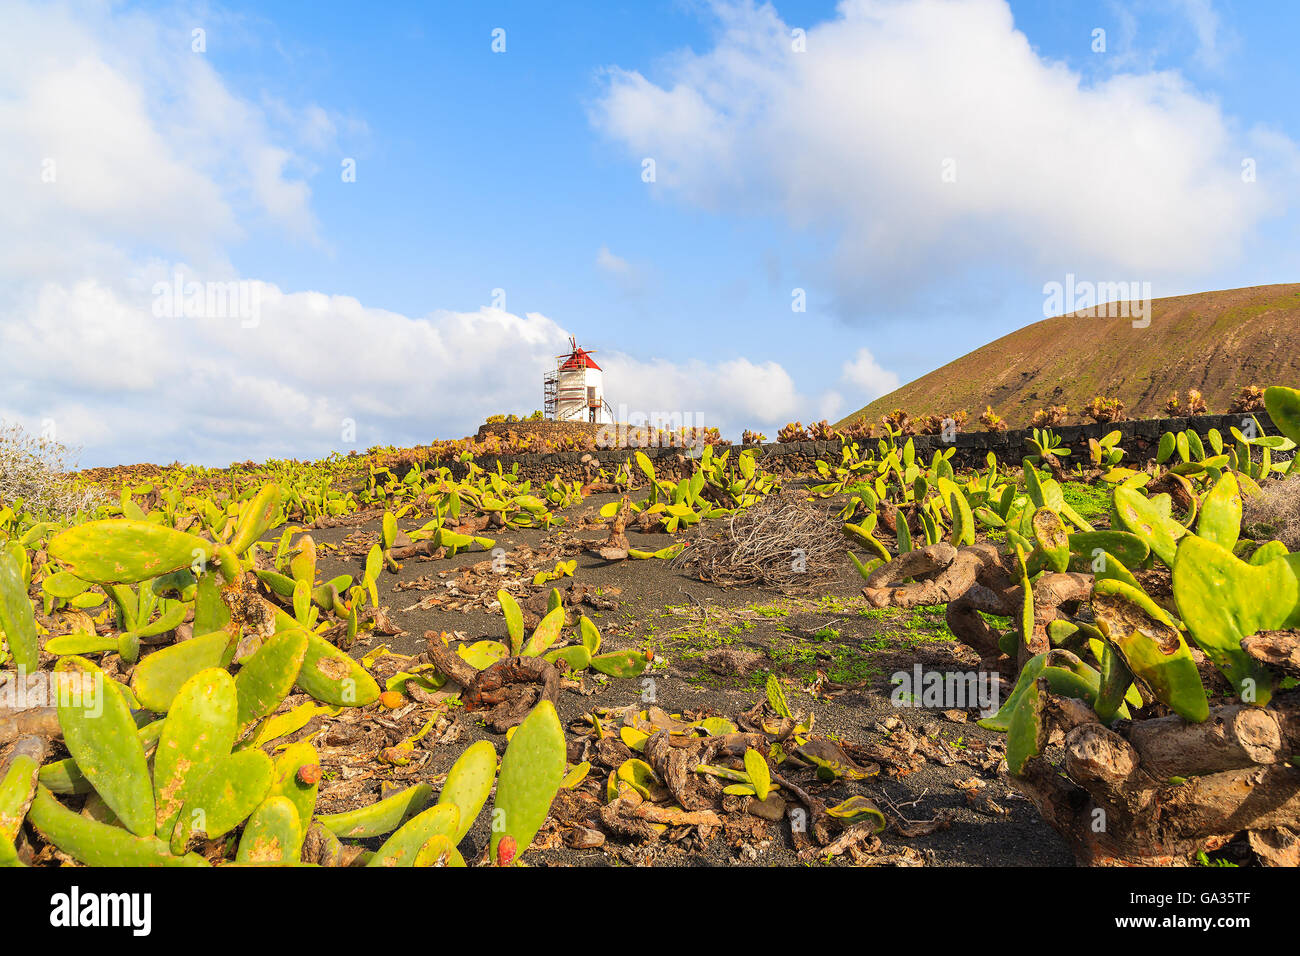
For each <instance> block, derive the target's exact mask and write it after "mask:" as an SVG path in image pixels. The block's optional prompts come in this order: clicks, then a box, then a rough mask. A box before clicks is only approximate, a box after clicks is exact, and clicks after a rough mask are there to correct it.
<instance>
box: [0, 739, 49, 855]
mask: <svg viewBox="0 0 1300 956" xmlns="http://www.w3.org/2000/svg"><path fill="white" fill-rule="evenodd" d="M39 771H40V765H39V764H37V762H36V761H35V760H34V759H33V758H32V757H30V756H28V755H27V754H22V753H20V754H17V755H15V756H14V757H13V759H11V760H10V761H9V766H8V768H7V769H6V770H5V774H4V777H0V856H5V855H7V852H6V851H7V849H8V848H12V847H13V845H14V844H15V843H16V842H17V840H18V831H19V830H20V829H22V825H23V819H24V817H26V815H27V807H28V805H29V804H30V803H31V801H32V796H33V795H34V794H35V793H36V785H37V773H38V772H39Z"/></svg>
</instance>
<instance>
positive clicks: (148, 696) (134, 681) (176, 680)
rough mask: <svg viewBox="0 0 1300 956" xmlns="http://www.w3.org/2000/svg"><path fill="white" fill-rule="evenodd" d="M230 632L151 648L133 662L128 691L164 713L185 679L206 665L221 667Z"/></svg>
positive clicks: (229, 642) (144, 705) (228, 643)
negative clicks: (141, 657)
mask: <svg viewBox="0 0 1300 956" xmlns="http://www.w3.org/2000/svg"><path fill="white" fill-rule="evenodd" d="M230 645H231V639H230V635H229V634H228V633H227V632H225V631H214V632H213V633H211V634H204V635H203V636H202V637H192V638H190V639H189V640H188V641H181V642H180V643H179V644H173V645H171V646H170V647H164V648H163V649H162V650H160V651H154V652H153V653H152V654H150V655H149V656H148V657H146V658H144V660H142V661H140V663H139V664H138V665H136V668H135V671H134V672H133V673H132V674H131V690H132V691H134V692H135V696H136V697H137V698H138V699H139V701H140V705H141V706H142V707H144V708H145V709H147V710H152V711H153V712H154V713H156V714H165V713H166V712H167V708H169V707H170V706H171V704H172V701H173V700H174V699H175V697H176V695H177V693H179V692H180V689H181V687H182V686H183V685H184V684H185V682H186V681H187V680H189V679H190V678H191V677H193V676H194V675H195V674H197V673H198V672H199V671H202V670H207V669H208V668H209V667H221V666H222V665H223V664H224V663H225V659H226V653H227V651H229V650H230Z"/></svg>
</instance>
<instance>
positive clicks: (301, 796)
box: [267, 740, 320, 841]
mask: <svg viewBox="0 0 1300 956" xmlns="http://www.w3.org/2000/svg"><path fill="white" fill-rule="evenodd" d="M312 771H314V772H312ZM319 793H320V755H319V754H318V753H317V752H316V748H315V747H313V746H312V744H311V742H310V741H307V740H299V741H296V742H295V743H291V744H289V746H287V747H285V748H284V750H282V751H280V753H279V754H278V755H277V756H276V758H275V776H274V778H273V779H272V781H271V790H270V792H269V793H268V794H267V799H268V800H269V799H270V798H271V797H284V798H285V799H287V800H289V801H290V802H291V803H292V804H293V806H294V809H295V810H296V811H297V815H298V819H300V820H311V818H312V815H313V814H314V813H315V812H316V797H317V796H318V795H319ZM306 835H307V833H306V828H305V827H304V828H302V830H301V832H300V833H299V840H300V841H301V839H302V838H303V837H305V836H306Z"/></svg>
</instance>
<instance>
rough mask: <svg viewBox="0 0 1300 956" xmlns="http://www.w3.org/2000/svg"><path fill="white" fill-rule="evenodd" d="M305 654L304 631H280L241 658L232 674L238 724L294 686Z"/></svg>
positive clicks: (255, 716) (269, 708)
mask: <svg viewBox="0 0 1300 956" xmlns="http://www.w3.org/2000/svg"><path fill="white" fill-rule="evenodd" d="M306 656H307V633H306V632H305V631H302V630H291V631H280V632H278V633H276V634H273V635H271V637H270V638H268V639H267V641H266V642H265V643H264V644H263V645H262V646H261V647H260V648H258V649H257V651H256V652H254V653H253V655H252V656H251V657H249V658H248V660H246V661H244V665H243V667H241V668H240V669H239V673H238V674H237V675H236V677H235V690H236V691H237V692H238V696H239V726H240V727H246V726H247V725H248V724H250V723H252V722H253V721H255V720H258V719H259V718H262V717H265V716H266V715H267V714H269V713H271V712H272V711H273V710H275V708H276V707H278V706H280V702H281V701H282V700H284V698H285V697H286V696H287V695H288V694H289V691H291V690H293V685H294V683H295V682H296V681H297V679H298V672H299V671H300V670H301V669H302V663H303V660H304V659H305V658H306Z"/></svg>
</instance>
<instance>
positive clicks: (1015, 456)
mask: <svg viewBox="0 0 1300 956" xmlns="http://www.w3.org/2000/svg"><path fill="white" fill-rule="evenodd" d="M1255 418H1256V420H1257V421H1258V422H1259V424H1260V426H1261V427H1262V428H1263V429H1264V431H1265V432H1266V433H1268V434H1276V431H1277V430H1276V429H1275V428H1274V427H1273V422H1272V419H1270V418H1269V417H1268V414H1267V413H1266V412H1258V413H1256V414H1255ZM1249 419H1250V416H1249V415H1244V414H1243V415H1197V416H1195V417H1192V418H1163V419H1144V420H1141V421H1128V422H1117V423H1115V424H1109V425H1061V426H1059V427H1057V428H1054V429H1052V430H1053V431H1054V432H1055V433H1056V434H1057V435H1059V436H1060V438H1061V441H1062V442H1063V443H1064V444H1065V445H1067V446H1068V447H1069V448H1070V450H1071V452H1072V454H1071V456H1070V459H1068V460H1067V461H1066V462H1065V464H1066V465H1067V466H1068V465H1070V464H1072V463H1074V462H1079V461H1087V460H1088V439H1090V438H1096V439H1101V438H1102V437H1103V436H1105V435H1108V434H1109V433H1110V432H1112V431H1115V430H1117V429H1118V430H1119V432H1120V434H1121V435H1122V436H1123V437H1122V438H1121V439H1120V445H1121V446H1122V447H1123V448H1124V451H1125V453H1126V455H1125V458H1124V461H1125V462H1126V463H1129V464H1132V463H1141V462H1145V461H1146V460H1147V459H1148V458H1153V457H1155V453H1156V447H1157V445H1158V444H1159V442H1160V436H1161V435H1162V434H1163V433H1165V432H1167V431H1175V432H1178V431H1183V430H1185V429H1187V428H1191V429H1193V430H1195V431H1196V433H1197V434H1199V435H1201V436H1202V437H1204V436H1205V435H1206V434H1207V433H1208V432H1209V431H1210V429H1211V428H1217V429H1218V430H1219V432H1220V434H1222V435H1223V437H1224V440H1225V441H1226V442H1229V443H1230V442H1231V441H1232V436H1231V432H1230V429H1231V428H1233V427H1235V428H1237V429H1239V430H1241V429H1243V426H1244V423H1245V422H1247V421H1249ZM515 424H516V425H519V424H530V423H515ZM531 424H533V425H538V424H543V423H539V422H533V423H531ZM545 424H548V425H551V426H555V425H556V424H557V423H555V422H548V423H545ZM584 424H585V423H581V422H565V423H560V425H561V427H568V426H572V425H577V426H580V427H581V426H584ZM484 427H488V426H484ZM492 427H497V426H492ZM587 427H591V428H595V427H597V426H587ZM515 430H516V433H519V434H522V432H519V430H518V428H516V429H515ZM482 434H483V432H482V429H480V437H481V436H482ZM1031 434H1032V432H1031V430H1029V429H1015V430H1009V431H1005V432H986V431H982V430H981V431H969V432H958V433H957V435H956V441H955V442H953V443H952V444H948V443H945V442H944V441H943V439H942V438H941V437H940V436H939V435H917V436H915V437H914V438H913V442H914V443H915V447H916V454H917V458H919V459H921V460H923V461H926V462H928V461H929V460H930V458H931V457H932V456H933V455H934V453H935V451H937V450H939V449H944V450H946V449H948V448H951V447H954V446H955V447H956V453H955V454H954V455H953V459H952V460H953V464H954V465H956V466H958V467H962V466H965V467H980V468H982V467H984V464H985V459H986V456H987V455H988V453H989V452H993V453H994V454H996V455H997V456H998V459H999V460H1000V461H1002V462H1019V461H1020V459H1021V458H1022V457H1024V456H1025V455H1026V454H1028V451H1027V448H1026V445H1025V439H1027V438H1028V437H1030V435H1031ZM860 444H862V446H863V449H864V450H865V451H870V452H874V451H875V439H870V440H867V441H864V442H860ZM746 447H749V448H753V449H755V450H756V452H757V453H758V455H759V456H760V458H761V459H762V463H763V467H764V468H765V469H767V470H768V471H771V472H774V473H775V474H778V475H782V476H785V477H794V476H798V475H808V474H813V473H815V469H816V465H815V462H816V461H817V459H819V458H820V459H822V460H824V461H827V462H832V463H834V462H837V461H838V460H839V453H840V443H839V442H838V441H802V442H790V443H788V444H781V443H773V444H768V445H751V446H742V445H715V446H714V449H713V452H714V454H715V455H716V454H720V453H721V452H724V451H726V450H727V449H728V448H730V449H731V453H732V459H733V460H734V459H735V457H736V456H737V455H738V454H739V453H740V452H741V451H743V450H744V449H745V448H746ZM641 450H642V451H643V452H645V454H646V455H647V456H648V457H649V458H650V460H651V461H652V462H653V463H654V466H655V472H656V473H657V474H659V475H662V476H663V477H665V478H671V479H676V478H679V477H682V476H683V475H688V474H690V472H691V466H690V459H689V458H688V457H687V454H686V453H685V452H684V451H683V449H680V448H643V449H641ZM631 455H632V450H631V449H627V448H619V449H603V450H597V451H586V452H582V451H574V452H557V453H553V454H524V455H501V456H499V457H497V456H485V457H482V458H479V459H477V462H478V464H479V465H480V466H481V467H483V468H485V469H487V470H489V471H495V470H496V468H497V464H498V463H500V465H501V470H502V471H510V470H511V468H513V467H514V466H515V465H516V464H518V466H519V474H520V476H521V477H523V478H528V479H532V480H534V481H548V480H549V479H551V478H552V477H554V476H555V475H557V474H558V475H559V476H560V477H561V478H564V479H565V480H566V481H573V480H584V481H585V480H587V479H588V478H589V472H588V469H587V466H585V465H584V464H583V458H584V456H590V457H591V458H592V459H594V460H595V461H597V462H599V464H600V466H601V467H602V468H605V469H606V470H607V471H608V472H610V473H611V474H612V473H613V471H614V469H616V468H617V467H618V466H619V465H620V464H621V463H622V462H624V461H626V460H627V459H628V458H629V457H630V456H631ZM1275 457H1276V456H1275ZM1282 457H1288V456H1285V455H1284V456H1282ZM428 464H429V465H430V466H432V465H433V464H434V463H428ZM443 464H446V465H447V466H448V467H449V468H451V470H452V474H453V475H454V476H455V477H457V478H461V477H463V476H464V474H465V472H466V470H467V469H466V466H465V465H463V464H460V463H459V462H443Z"/></svg>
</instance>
